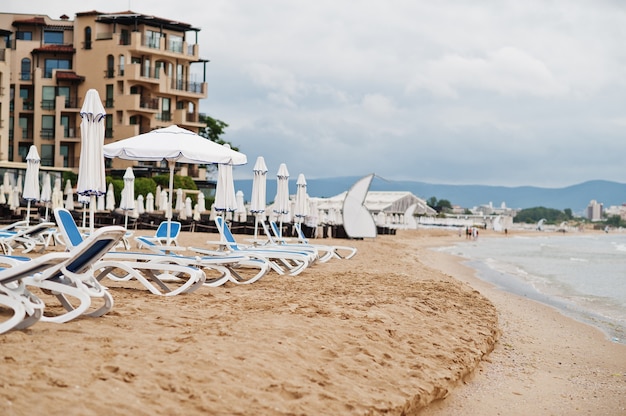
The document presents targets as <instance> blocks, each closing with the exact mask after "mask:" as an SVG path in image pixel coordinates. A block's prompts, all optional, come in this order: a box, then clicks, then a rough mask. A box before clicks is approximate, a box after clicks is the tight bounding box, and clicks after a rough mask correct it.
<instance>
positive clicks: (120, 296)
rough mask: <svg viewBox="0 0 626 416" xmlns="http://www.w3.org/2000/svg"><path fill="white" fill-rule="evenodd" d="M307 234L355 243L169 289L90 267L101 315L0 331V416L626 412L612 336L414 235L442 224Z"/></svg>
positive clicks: (192, 241) (433, 238)
mask: <svg viewBox="0 0 626 416" xmlns="http://www.w3.org/2000/svg"><path fill="white" fill-rule="evenodd" d="M214 237H215V236H214V235H207V234H201V233H195V234H191V233H183V235H182V236H181V237H180V240H181V242H182V243H183V244H185V245H200V244H201V243H202V242H203V241H205V240H209V239H211V240H214V239H215V238H214ZM242 238H243V237H242ZM481 238H483V237H481ZM320 241H321V242H323V243H324V244H327V243H332V242H335V243H336V244H342V245H346V244H349V245H355V246H357V247H358V248H359V253H358V254H357V256H356V257H355V258H353V259H351V260H344V261H339V260H334V261H331V262H329V263H326V264H316V265H314V266H313V267H311V268H309V269H307V270H306V271H305V272H303V273H302V274H300V275H299V276H295V277H289V276H287V277H286V276H278V275H277V274H275V273H270V274H268V275H267V276H265V277H264V278H263V279H261V280H260V281H258V282H256V283H254V284H252V285H249V286H234V285H232V284H230V283H229V284H227V285H225V286H223V287H218V288H209V287H203V288H201V289H200V290H198V291H197V292H194V293H192V294H188V295H180V296H176V297H171V298H165V297H159V296H156V295H152V294H150V293H149V292H147V290H145V289H144V288H143V287H142V286H140V285H138V284H135V283H113V282H109V281H105V283H106V284H107V286H109V288H110V291H111V293H112V294H113V296H114V299H115V302H116V304H115V308H114V310H113V311H112V312H110V313H109V314H107V315H106V316H104V317H101V318H83V319H77V320H75V321H72V322H68V323H66V324H61V325H58V324H56V325H55V324H49V323H37V324H35V325H34V326H33V327H31V328H30V329H28V330H25V331H11V332H8V333H6V334H3V335H0V351H2V355H1V357H0V409H2V414H3V415H27V414H28V415H31V414H52V415H56V414H59V415H61V414H63V415H102V414H134V415H190V414H202V415H205V414H209V415H250V414H257V415H296V414H301V415H321V414H325V415H339V414H341V415H344V414H353V415H378V414H392V415H393V414H423V415H458V414H468V415H469V414H481V415H500V414H502V415H517V414H519V415H522V414H524V415H525V414H554V415H566V414H594V415H598V414H606V415H614V414H615V415H618V414H624V413H625V412H626V411H625V410H624V409H625V408H626V347H625V346H622V345H618V344H614V343H611V342H609V341H607V340H606V338H605V337H604V335H603V334H601V333H600V332H599V331H597V330H595V329H593V328H591V327H588V326H585V325H582V324H579V323H577V322H575V321H572V320H570V319H568V318H565V317H563V316H562V315H560V314H559V313H558V312H556V311H554V310H552V309H551V308H549V307H544V306H542V305H539V304H537V303H534V302H532V301H529V300H526V299H521V298H518V297H516V296H513V295H510V294H506V293H504V292H501V291H498V290H495V289H494V288H492V287H490V286H488V285H486V284H484V283H483V282H481V281H479V280H477V279H475V278H474V277H473V273H472V271H471V270H469V269H467V268H465V267H463V266H462V265H461V264H460V263H459V261H458V259H456V258H454V257H452V256H449V255H445V254H442V253H439V252H435V251H433V250H430V249H429V248H428V247H432V246H438V245H442V244H451V243H452V242H458V241H459V238H458V236H456V235H455V234H453V233H450V232H445V231H421V230H420V231H400V232H399V233H398V235H396V236H388V235H384V236H379V237H378V238H376V239H375V240H365V241H347V240H328V239H325V240H320ZM494 347H495V350H493V352H491V350H492V349H494ZM490 352H491V354H489V353H490ZM475 369H476V371H474V370H475ZM443 398H445V399H443ZM437 399H443V400H437ZM433 400H436V402H435V403H433V404H431V405H430V406H428V407H426V408H425V409H424V406H426V405H427V404H428V403H430V402H432V401H433Z"/></svg>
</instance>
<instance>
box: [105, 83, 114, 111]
mask: <svg viewBox="0 0 626 416" xmlns="http://www.w3.org/2000/svg"><path fill="white" fill-rule="evenodd" d="M104 106H105V107H106V108H112V107H113V84H107V86H106V99H105V100H104Z"/></svg>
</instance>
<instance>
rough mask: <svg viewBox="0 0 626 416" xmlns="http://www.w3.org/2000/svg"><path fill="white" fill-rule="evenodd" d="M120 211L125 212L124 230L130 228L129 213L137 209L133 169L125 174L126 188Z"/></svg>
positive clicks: (128, 169) (127, 169)
mask: <svg viewBox="0 0 626 416" xmlns="http://www.w3.org/2000/svg"><path fill="white" fill-rule="evenodd" d="M120 209H122V210H123V211H124V228H128V211H132V210H134V209H135V174H134V173H133V169H132V168H131V167H127V168H126V172H124V188H123V189H122V201H121V202H120Z"/></svg>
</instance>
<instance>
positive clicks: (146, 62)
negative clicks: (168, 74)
mask: <svg viewBox="0 0 626 416" xmlns="http://www.w3.org/2000/svg"><path fill="white" fill-rule="evenodd" d="M143 76H144V77H146V78H150V59H148V58H146V59H144V61H143Z"/></svg>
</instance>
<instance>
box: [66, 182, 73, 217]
mask: <svg viewBox="0 0 626 416" xmlns="http://www.w3.org/2000/svg"><path fill="white" fill-rule="evenodd" d="M64 193H65V209H66V210H68V211H73V210H74V189H73V188H72V182H71V181H70V180H69V179H68V180H67V181H66V182H65V191H64Z"/></svg>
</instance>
